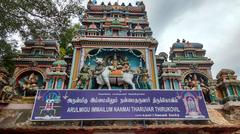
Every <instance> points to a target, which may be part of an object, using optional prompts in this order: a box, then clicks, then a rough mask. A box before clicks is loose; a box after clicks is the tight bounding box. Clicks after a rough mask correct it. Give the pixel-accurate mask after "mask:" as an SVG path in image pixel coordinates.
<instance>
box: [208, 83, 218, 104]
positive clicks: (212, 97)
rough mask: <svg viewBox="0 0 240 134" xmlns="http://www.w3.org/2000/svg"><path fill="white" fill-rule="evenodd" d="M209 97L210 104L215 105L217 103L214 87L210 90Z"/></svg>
mask: <svg viewBox="0 0 240 134" xmlns="http://www.w3.org/2000/svg"><path fill="white" fill-rule="evenodd" d="M209 97H210V100H211V104H216V103H217V97H216V90H215V88H214V87H211V88H210V91H209Z"/></svg>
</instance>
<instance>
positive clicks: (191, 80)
mask: <svg viewBox="0 0 240 134" xmlns="http://www.w3.org/2000/svg"><path fill="white" fill-rule="evenodd" d="M183 87H184V89H191V90H202V92H203V95H204V98H205V101H207V102H209V103H210V102H211V100H210V96H209V91H210V90H209V79H208V78H207V77H206V76H205V75H203V74H201V73H189V74H187V75H186V76H185V77H184V86H183Z"/></svg>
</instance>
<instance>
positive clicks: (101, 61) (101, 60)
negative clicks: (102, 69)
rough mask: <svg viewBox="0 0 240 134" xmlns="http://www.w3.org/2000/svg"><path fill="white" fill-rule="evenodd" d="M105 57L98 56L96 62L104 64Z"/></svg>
mask: <svg viewBox="0 0 240 134" xmlns="http://www.w3.org/2000/svg"><path fill="white" fill-rule="evenodd" d="M103 62H104V61H103V58H96V63H97V64H98V65H102V64H103Z"/></svg>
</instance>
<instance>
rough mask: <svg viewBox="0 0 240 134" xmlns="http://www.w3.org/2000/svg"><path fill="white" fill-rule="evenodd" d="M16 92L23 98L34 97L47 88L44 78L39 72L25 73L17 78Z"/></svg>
mask: <svg viewBox="0 0 240 134" xmlns="http://www.w3.org/2000/svg"><path fill="white" fill-rule="evenodd" d="M15 86H16V90H17V92H18V94H20V95H22V96H34V95H35V94H36V91H37V89H43V88H44V86H45V82H44V77H43V76H42V74H41V73H40V72H38V71H33V70H32V71H25V72H22V73H21V74H20V75H19V76H18V77H17V78H16V84H15Z"/></svg>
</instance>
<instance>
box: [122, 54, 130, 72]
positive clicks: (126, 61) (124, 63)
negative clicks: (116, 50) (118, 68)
mask: <svg viewBox="0 0 240 134" xmlns="http://www.w3.org/2000/svg"><path fill="white" fill-rule="evenodd" d="M122 66H123V67H122V71H123V72H129V71H130V66H129V62H128V58H127V57H125V59H124V62H123V65H122Z"/></svg>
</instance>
